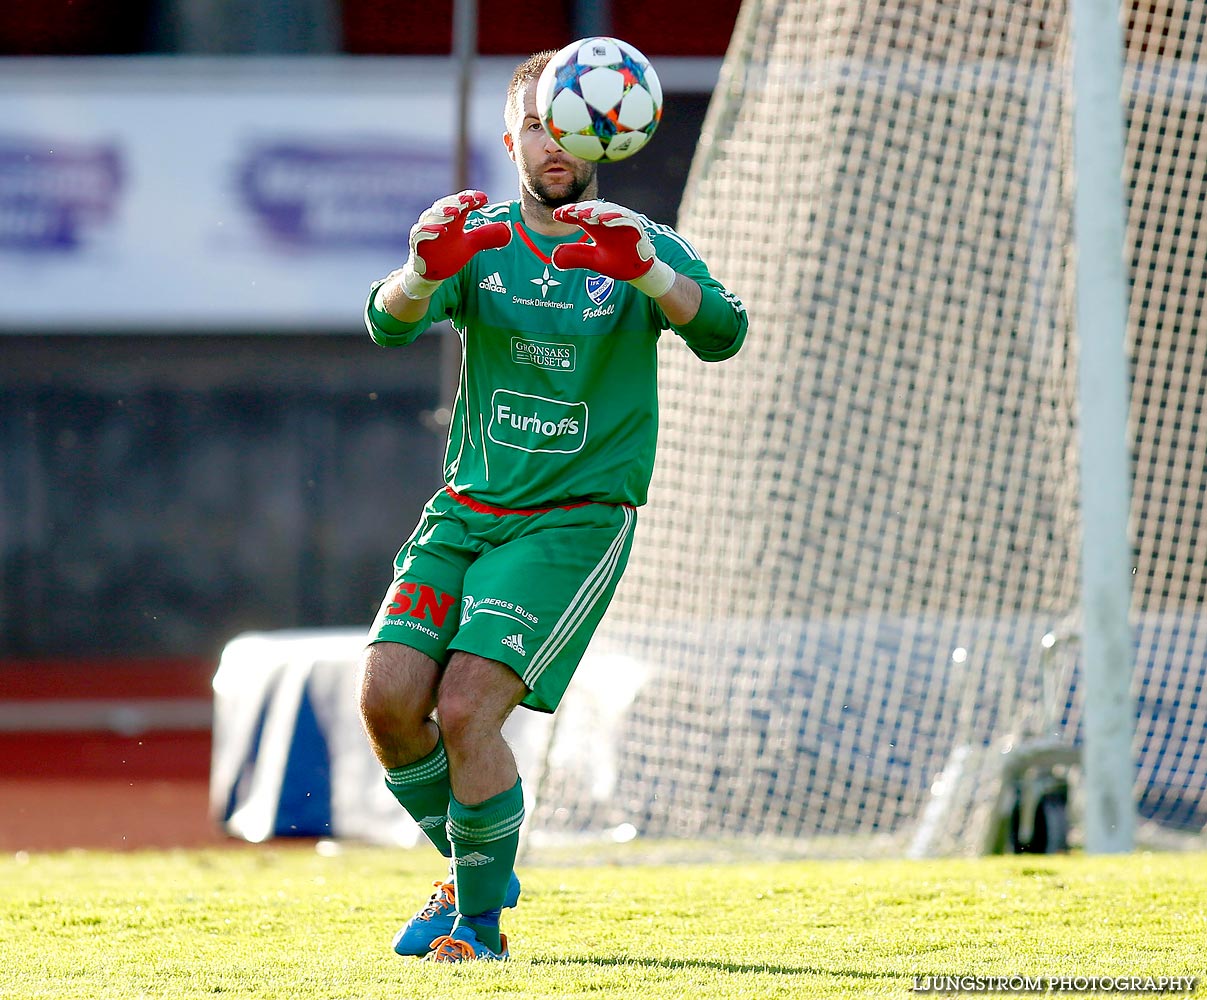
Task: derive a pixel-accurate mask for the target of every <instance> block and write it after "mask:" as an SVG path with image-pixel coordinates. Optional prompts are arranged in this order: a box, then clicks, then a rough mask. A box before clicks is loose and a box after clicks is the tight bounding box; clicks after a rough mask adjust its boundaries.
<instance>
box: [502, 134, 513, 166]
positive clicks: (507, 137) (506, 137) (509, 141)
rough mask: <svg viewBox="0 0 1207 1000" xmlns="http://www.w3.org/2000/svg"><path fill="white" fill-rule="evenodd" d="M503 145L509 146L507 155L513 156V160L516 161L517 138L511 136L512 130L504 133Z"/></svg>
mask: <svg viewBox="0 0 1207 1000" xmlns="http://www.w3.org/2000/svg"><path fill="white" fill-rule="evenodd" d="M503 145H504V146H506V147H507V155H508V156H509V157H511V160H512V162H513V163H514V162H515V140H514V139H512V138H511V133H510V132H504V133H503Z"/></svg>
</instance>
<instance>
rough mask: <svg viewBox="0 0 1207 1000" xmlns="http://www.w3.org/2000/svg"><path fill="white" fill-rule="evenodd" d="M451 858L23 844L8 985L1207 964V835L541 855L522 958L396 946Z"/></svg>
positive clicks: (562, 990)
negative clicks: (1132, 848) (645, 859)
mask: <svg viewBox="0 0 1207 1000" xmlns="http://www.w3.org/2000/svg"><path fill="white" fill-rule="evenodd" d="M440 873H441V867H440V865H438V864H437V863H436V859H435V858H434V856H432V855H430V854H429V853H428V852H426V851H419V850H416V851H390V850H384V849H374V848H351V849H345V850H342V851H340V852H339V853H337V854H336V855H335V856H330V857H325V856H322V855H320V854H319V853H317V852H316V851H315V850H314V849H313V848H312V847H310V846H305V847H303V846H301V845H294V846H275V845H274V846H267V847H259V848H251V847H241V848H232V849H229V850H212V851H201V852H154V853H151V852H148V853H139V852H134V853H125V854H103V853H88V852H72V853H66V854H47V855H38V854H34V855H28V856H27V855H16V856H12V855H10V856H7V857H4V858H0V996H3V997H6V998H9V997H11V998H20V1000H35V998H54V1000H68V998H71V1000H77V998H78V1000H133V998H141V997H154V998H157V1000H182V998H186V997H188V998H193V997H208V998H214V997H240V998H241V997H248V998H257V1000H297V998H300V997H307V998H329V1000H336V998H356V1000H376V998H382V1000H386V998H388V1000H404V998H428V997H432V998H437V997H440V998H444V997H448V998H487V997H489V998H504V997H523V998H534V997H559V998H564V997H597V998H600V997H603V998H613V997H615V998H633V1000H637V998H640V1000H651V998H656V1000H661V998H669V997H690V998H692V1000H712V998H716V1000H729V998H737V997H751V998H759V1000H764V998H779V997H782V998H789V997H790V998H793V1000H796V998H800V997H843V996H905V995H908V994H910V992H911V989H912V987H913V986H914V982H915V980H914V977H915V976H927V975H942V976H970V977H974V976H982V977H990V976H992V977H998V976H1033V977H1049V976H1092V975H1097V976H1122V975H1127V976H1153V977H1158V976H1202V975H1204V973H1205V972H1207V855H1200V854H1193V855H1182V854H1137V855H1131V856H1116V857H1097V858H1087V857H1078V856H1071V857H1055V856H1037V857H1011V858H987V859H978V860H950V861H863V862H860V861H779V862H770V863H766V864H763V863H758V862H753V861H752V862H749V863H733V862H727V863H724V864H716V865H670V866H667V865H660V866H652V865H634V864H628V863H625V864H607V863H604V864H592V865H590V866H583V867H574V866H564V865H562V866H557V867H552V866H541V865H526V866H523V867H522V868H521V871H520V876H521V878H522V880H523V883H524V894H523V897H522V898H521V901H520V906H519V908H518V909H516V910H514V911H507V912H506V913H505V915H504V930H505V931H506V932H507V934H508V935H509V937H510V939H511V952H512V960H511V961H510V962H509V963H507V964H505V965H499V964H487V963H480V964H466V965H459V966H448V965H435V964H433V963H429V962H421V961H418V960H414V959H401V958H398V957H396V956H395V955H394V954H393V953H392V952H391V951H390V948H389V940H390V937H391V935H392V934H393V932H394V930H395V929H396V928H397V927H398V926H399V924H400V923H401V922H402V921H403V920H405V919H406V917H408V916H409V915H410V914H411V913H412V912H413V911H414V910H415V909H416V908H417V907H418V906H419V905H420V904H421V903H422V902H423V901H424V900H425V899H426V897H427V894H428V891H430V890H429V883H430V882H431V880H432V879H433V878H435V877H437V876H438V875H439V874H440ZM1204 988H1205V989H1207V986H1205V987H1204ZM1065 995H1070V994H1067V993H1066V994H1065Z"/></svg>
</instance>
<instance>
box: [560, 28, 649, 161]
mask: <svg viewBox="0 0 1207 1000" xmlns="http://www.w3.org/2000/svg"><path fill="white" fill-rule="evenodd" d="M536 108H537V114H539V115H540V116H541V123H542V124H543V125H544V126H545V131H546V132H548V133H549V135H550V136H551V137H552V138H553V141H554V142H556V143H557V144H558V145H559V146H561V147H562V149H564V150H565V151H566V152H567V153H570V154H571V155H572V156H577V157H578V158H579V159H581V160H623V159H625V158H626V157H629V156H632V155H633V154H634V153H636V152H637V151H638V150H639V149H641V148H642V147H643V146H644V145H645V144H646V143H647V142H649V140H650V136H652V135H653V134H654V129H656V128H657V127H658V122H659V121H660V120H661V119H662V84H661V83H659V82H658V74H657V73H655V72H654V67H653V66H651V65H650V61H649V60H648V59H647V58H646V57H645V56H643V55H642V54H641V52H639V51H638V50H637V49H636V48H634V47H633V46H632V45H630V44H629V43H628V42H622V41H621V40H620V39H619V38H608V37H606V36H598V37H594V38H583V39H580V40H579V41H577V42H571V43H570V44H569V45H567V46H566V47H565V48H563V49H559V50H558V52H557V53H556V54H555V55H554V56H553V58H552V59H550V60H549V64H548V65H547V66H546V67H545V70H544V72H542V73H541V76H540V79H539V80H537V84H536Z"/></svg>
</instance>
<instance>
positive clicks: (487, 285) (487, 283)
mask: <svg viewBox="0 0 1207 1000" xmlns="http://www.w3.org/2000/svg"><path fill="white" fill-rule="evenodd" d="M478 287H479V288H484V289H485V290H486V291H488V292H502V293H503V294H504V295H506V294H507V286H506V285H505V284H503V279H502V277H501V276H500V275H499V272H498V271H495V273H494V274H488V275H487V276H486V277H485V278H483V279H482V280H481V281H479V282H478Z"/></svg>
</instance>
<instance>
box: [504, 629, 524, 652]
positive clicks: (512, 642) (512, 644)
mask: <svg viewBox="0 0 1207 1000" xmlns="http://www.w3.org/2000/svg"><path fill="white" fill-rule="evenodd" d="M503 645H504V646H506V647H507V648H508V649H514V650H515V651H516V652H517V653H519V654H520V655H521V656H527V655H528V653H527V652H525V650H524V637H523V636H522V635H520V634H519V633H518V632H517V633H516V634H515V635H509V636H507V638H505V639H504V640H503Z"/></svg>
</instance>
